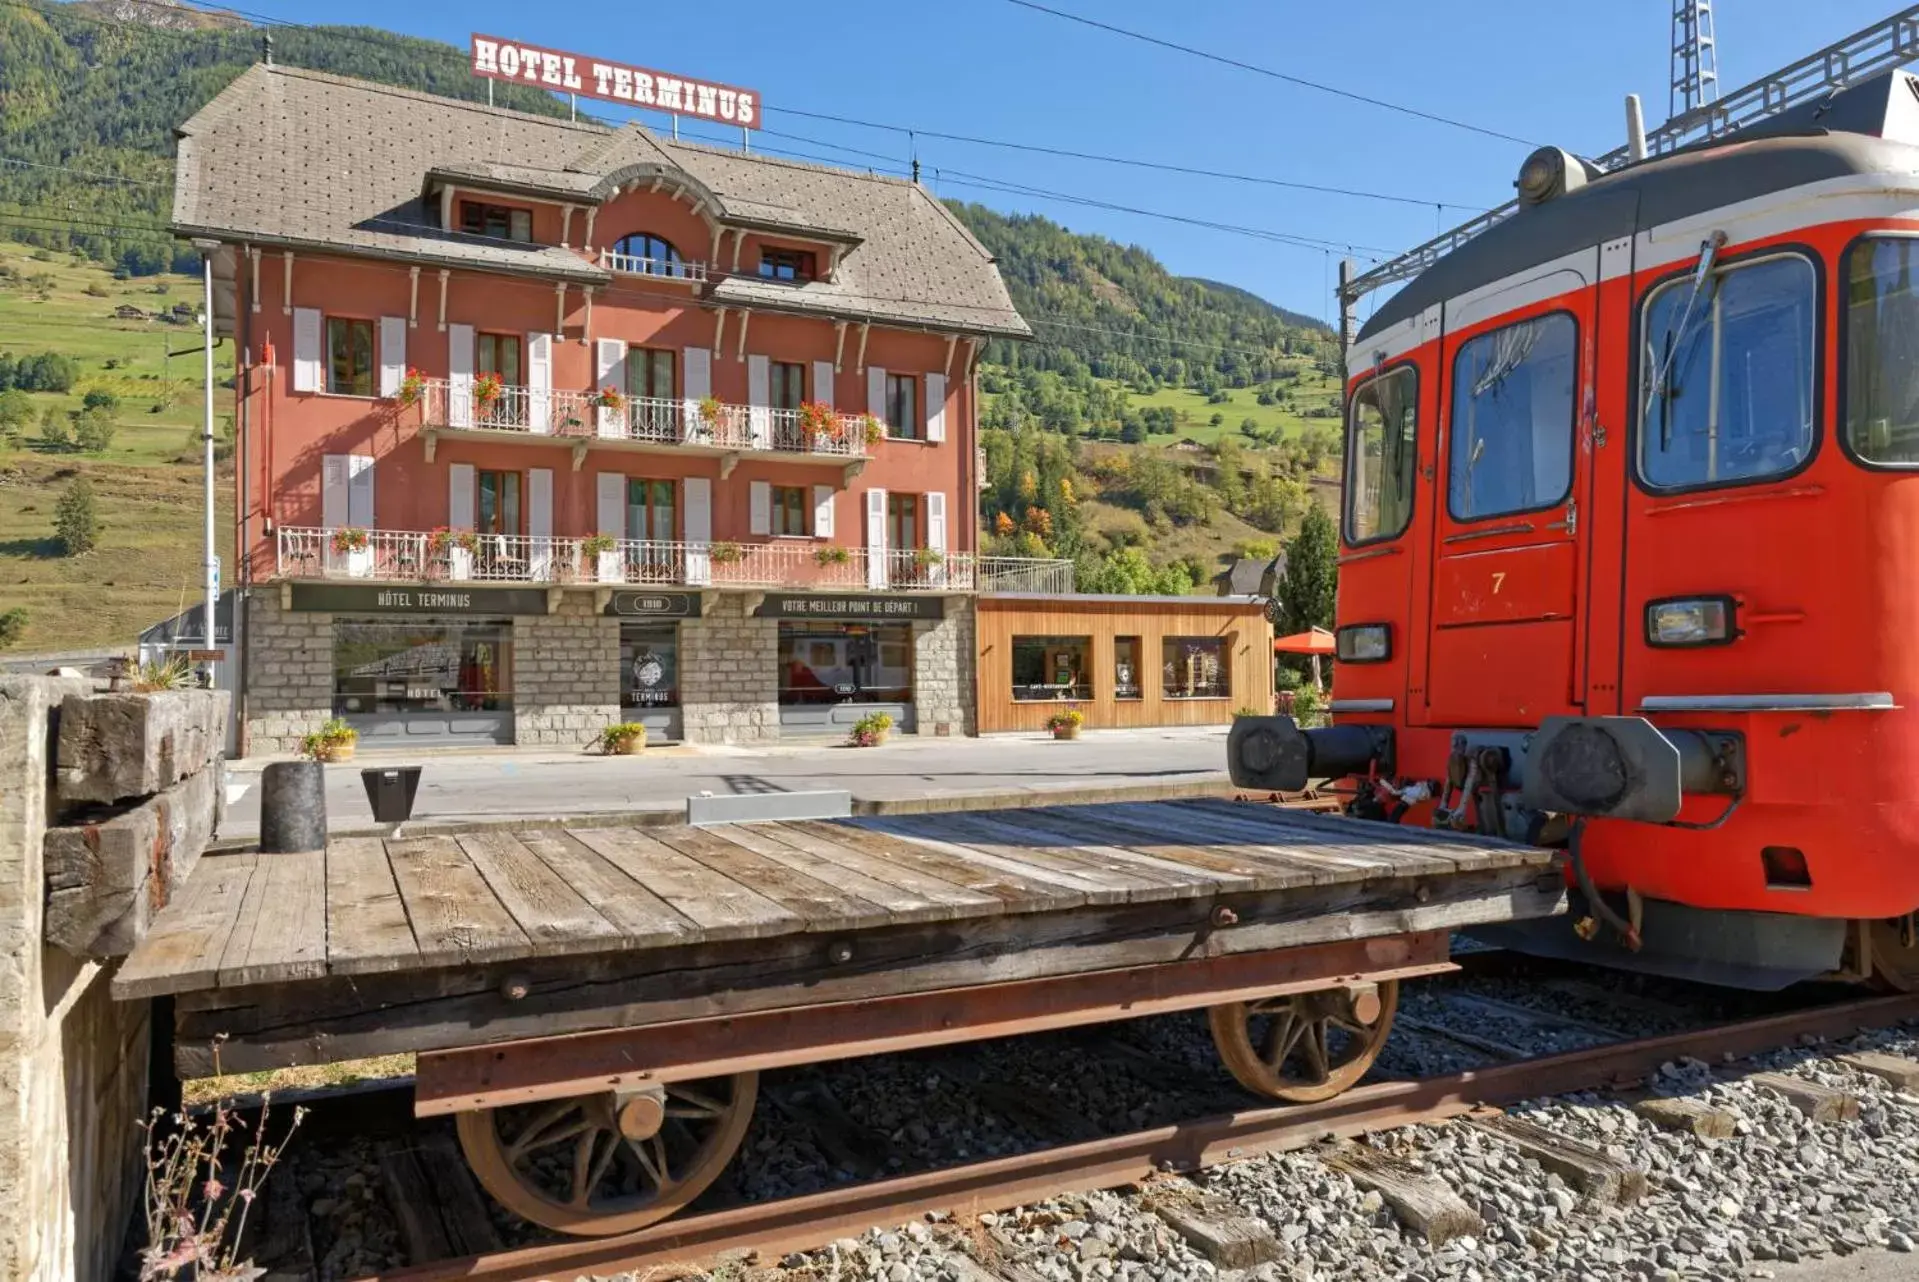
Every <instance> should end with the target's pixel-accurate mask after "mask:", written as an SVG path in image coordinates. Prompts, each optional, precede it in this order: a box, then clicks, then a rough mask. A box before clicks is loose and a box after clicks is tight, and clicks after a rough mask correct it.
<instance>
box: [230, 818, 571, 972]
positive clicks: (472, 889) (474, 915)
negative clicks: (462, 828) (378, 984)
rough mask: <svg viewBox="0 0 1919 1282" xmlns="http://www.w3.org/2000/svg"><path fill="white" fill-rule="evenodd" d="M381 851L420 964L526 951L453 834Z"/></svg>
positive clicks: (392, 844)
mask: <svg viewBox="0 0 1919 1282" xmlns="http://www.w3.org/2000/svg"><path fill="white" fill-rule="evenodd" d="M386 851H387V858H388V859H389V860H391V861H392V864H393V879H394V881H396V882H397V883H398V884H399V887H400V900H401V902H402V903H404V904H405V905H406V915H407V920H409V921H411V922H412V923H413V937H414V939H415V940H416V941H417V942H418V943H419V945H420V964H421V965H423V966H458V965H464V964H467V963H471V962H481V961H508V960H511V959H513V958H516V957H526V956H530V955H531V954H532V952H533V943H532V941H531V940H529V939H528V938H527V937H526V932H525V931H523V930H521V929H520V927H519V925H518V923H516V922H515V921H514V920H513V914H511V913H509V912H508V911H507V910H506V908H505V906H504V905H502V904H501V903H500V901H499V900H498V899H497V898H496V897H495V896H494V894H493V892H492V890H490V889H489V888H488V887H487V884H486V878H484V877H482V876H481V875H480V870H479V869H478V868H475V867H474V866H473V861H472V860H471V859H468V858H467V856H466V852H465V851H464V850H461V849H460V845H459V843H458V842H456V841H454V840H453V838H451V837H412V838H409V839H407V840H405V841H389V842H387V844H386ZM263 857H264V858H276V859H277V858H278V857H279V856H277V855H270V856H263Z"/></svg>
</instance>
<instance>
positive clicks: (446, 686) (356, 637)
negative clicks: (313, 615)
mask: <svg viewBox="0 0 1919 1282" xmlns="http://www.w3.org/2000/svg"><path fill="white" fill-rule="evenodd" d="M512 638H513V626H512V624H510V623H505V622H495V621H486V622H479V621H474V622H468V621H466V620H454V621H448V622H443V623H441V622H433V623H392V622H387V621H384V620H354V619H337V620H335V621H334V624H333V711H334V713H335V714H336V715H338V716H342V717H376V716H423V715H431V714H440V713H447V714H452V713H461V712H510V711H512V709H513V640H512Z"/></svg>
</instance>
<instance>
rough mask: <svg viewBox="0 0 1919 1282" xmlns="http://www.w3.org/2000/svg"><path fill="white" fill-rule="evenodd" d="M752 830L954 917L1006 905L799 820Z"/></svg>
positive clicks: (977, 913) (987, 912)
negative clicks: (809, 828) (822, 832)
mask: <svg viewBox="0 0 1919 1282" xmlns="http://www.w3.org/2000/svg"><path fill="white" fill-rule="evenodd" d="M750 831H752V832H753V833H754V834H755V835H756V836H758V837H762V838H765V839H767V840H771V841H777V842H779V843H780V844H782V845H784V846H787V847H789V848H791V849H794V850H802V851H805V852H806V853H807V854H808V855H810V856H811V857H813V858H815V859H818V860H820V861H822V862H823V863H827V864H833V865H837V866H838V867H841V868H845V869H848V870H850V871H852V872H856V873H859V874H861V875H863V876H866V877H871V878H872V879H873V880H875V881H881V882H885V883H886V884H887V885H890V886H896V887H898V888H899V889H900V890H901V891H903V892H905V893H907V894H910V895H917V896H918V897H919V898H921V899H924V900H926V901H928V902H929V903H934V904H938V905H941V906H943V907H946V908H950V909H951V910H952V916H954V917H979V916H985V915H987V914H990V913H997V912H1000V911H1001V910H1002V909H1003V907H1004V905H1005V900H1003V899H1002V898H1001V897H1000V896H998V895H995V894H992V893H990V892H988V891H984V890H973V889H971V888H970V887H966V886H960V885H956V884H954V883H953V882H950V881H948V880H946V879H945V878H943V877H936V876H934V875H933V874H932V873H929V872H926V871H924V870H922V869H921V868H920V867H918V866H917V865H915V864H912V863H909V862H907V861H906V860H903V859H886V858H881V857H880V856H878V855H874V854H872V853H870V852H868V851H866V850H863V849H860V848H858V847H855V846H853V845H851V844H849V843H846V842H841V841H834V840H830V839H828V838H826V837H822V836H818V835H815V834H814V833H812V832H808V831H805V830H803V829H801V828H800V827H799V826H798V825H796V824H783V823H772V824H755V825H753V826H752V828H751V830H750ZM869 898H870V896H869Z"/></svg>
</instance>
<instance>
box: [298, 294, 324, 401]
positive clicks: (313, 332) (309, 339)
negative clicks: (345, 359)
mask: <svg viewBox="0 0 1919 1282" xmlns="http://www.w3.org/2000/svg"><path fill="white" fill-rule="evenodd" d="M293 390H294V391H296V392H317V391H319V390H320V311H319V309H318V308H317V307H296V308H294V309H293Z"/></svg>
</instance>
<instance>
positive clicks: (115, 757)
mask: <svg viewBox="0 0 1919 1282" xmlns="http://www.w3.org/2000/svg"><path fill="white" fill-rule="evenodd" d="M230 697H231V696H230V695H228V693H227V692H226V691H224V690H160V691H156V692H154V693H151V694H134V693H131V692H128V693H90V694H70V695H68V696H67V697H66V698H64V699H62V700H61V702H60V742H59V745H58V747H57V749H56V766H57V768H56V770H55V780H56V787H57V790H58V793H59V797H60V800H61V801H62V802H63V803H67V804H73V803H78V802H106V803H111V802H115V801H125V800H128V799H130V798H134V797H151V796H152V795H153V794H155V793H157V792H164V791H166V790H167V789H168V788H171V787H172V786H173V785H174V784H176V783H179V782H180V781H181V780H182V779H185V778H187V777H188V776H190V775H195V774H198V773H200V772H201V771H202V770H204V769H205V768H206V767H207V766H208V765H210V764H212V762H213V761H214V759H215V758H217V757H219V756H220V754H221V752H222V750H223V749H224V748H225V746H226V741H227V701H228V699H229V698H230Z"/></svg>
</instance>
